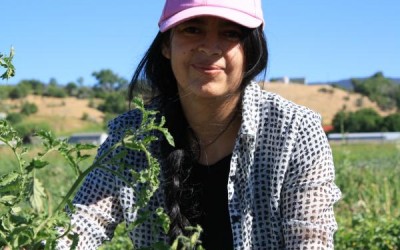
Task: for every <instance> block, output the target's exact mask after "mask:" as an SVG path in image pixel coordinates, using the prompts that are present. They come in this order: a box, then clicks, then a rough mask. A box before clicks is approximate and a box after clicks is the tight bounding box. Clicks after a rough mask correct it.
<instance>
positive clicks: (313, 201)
mask: <svg viewBox="0 0 400 250" xmlns="http://www.w3.org/2000/svg"><path fill="white" fill-rule="evenodd" d="M334 179H335V172H334V166H333V159H332V152H331V148H330V145H329V143H328V140H327V138H326V135H325V133H324V131H323V130H322V126H321V122H320V118H319V116H317V115H316V114H312V115H306V116H305V117H303V119H302V121H301V122H300V125H299V129H298V136H297V139H296V141H295V145H294V148H293V153H292V157H291V161H290V165H289V167H288V169H287V173H286V176H285V182H284V185H283V187H282V193H281V212H282V218H283V236H284V241H285V249H333V235H334V233H335V231H336V230H337V224H336V220H335V217H334V211H333V205H334V203H335V202H337V201H338V200H339V199H340V196H341V193H340V190H339V189H338V187H337V186H336V185H335V184H334Z"/></svg>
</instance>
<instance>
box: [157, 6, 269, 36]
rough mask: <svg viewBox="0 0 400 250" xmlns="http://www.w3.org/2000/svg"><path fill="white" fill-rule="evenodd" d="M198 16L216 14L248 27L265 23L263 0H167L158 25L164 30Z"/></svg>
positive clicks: (255, 26)
mask: <svg viewBox="0 0 400 250" xmlns="http://www.w3.org/2000/svg"><path fill="white" fill-rule="evenodd" d="M197 16H216V17H221V18H224V19H227V20H229V21H232V22H235V23H238V24H240V25H242V26H245V27H248V28H257V27H258V26H260V25H262V24H263V23H264V19H263V13H262V8H261V0H166V2H165V5H164V10H163V12H162V15H161V18H160V21H159V22H158V26H159V27H160V31H161V32H164V31H166V30H168V29H170V28H172V27H174V26H176V25H178V24H180V23H182V22H184V21H186V20H188V19H191V18H193V17H197Z"/></svg>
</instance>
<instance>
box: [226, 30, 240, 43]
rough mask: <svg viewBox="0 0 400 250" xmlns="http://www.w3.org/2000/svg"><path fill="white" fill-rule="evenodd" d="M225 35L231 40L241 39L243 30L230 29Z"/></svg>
mask: <svg viewBox="0 0 400 250" xmlns="http://www.w3.org/2000/svg"><path fill="white" fill-rule="evenodd" d="M224 36H225V37H226V38H228V39H229V40H231V41H240V40H241V39H242V38H243V32H242V31H240V30H228V31H225V32H224Z"/></svg>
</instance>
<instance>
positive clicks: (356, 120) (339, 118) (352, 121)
mask: <svg viewBox="0 0 400 250" xmlns="http://www.w3.org/2000/svg"><path fill="white" fill-rule="evenodd" d="M382 122H383V118H382V117H381V116H380V115H379V114H378V113H377V112H376V111H375V110H373V109H370V108H366V109H360V110H358V111H355V112H345V111H343V110H342V111H339V112H338V113H336V115H335V116H334V118H333V120H332V125H333V127H334V130H333V131H334V132H340V133H345V132H377V131H382V126H381V125H382Z"/></svg>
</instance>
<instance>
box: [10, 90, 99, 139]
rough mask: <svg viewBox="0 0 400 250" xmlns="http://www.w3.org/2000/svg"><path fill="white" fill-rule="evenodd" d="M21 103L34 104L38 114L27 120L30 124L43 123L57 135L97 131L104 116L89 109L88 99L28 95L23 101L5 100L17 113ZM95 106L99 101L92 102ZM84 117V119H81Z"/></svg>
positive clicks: (97, 111) (94, 109)
mask: <svg viewBox="0 0 400 250" xmlns="http://www.w3.org/2000/svg"><path fill="white" fill-rule="evenodd" d="M23 102H29V103H34V104H36V105H37V107H38V112H37V113H35V114H34V115H31V116H29V117H28V118H27V121H31V122H45V123H47V124H49V125H50V127H51V128H52V129H53V130H54V131H55V132H57V133H61V134H64V133H67V134H68V133H72V132H75V131H81V130H91V128H93V129H98V128H99V127H101V124H102V122H103V117H104V114H103V113H102V112H100V111H99V110H97V109H96V108H94V107H89V102H90V101H89V100H88V99H77V98H75V97H66V98H54V97H43V96H35V95H29V96H27V97H26V98H23V99H17V100H6V101H3V105H8V108H9V109H10V111H12V112H18V111H19V108H20V106H21V104H22V103H23ZM94 102H95V105H96V103H98V102H99V101H96V100H95V101H94ZM83 117H86V118H85V119H82V118H83Z"/></svg>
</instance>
